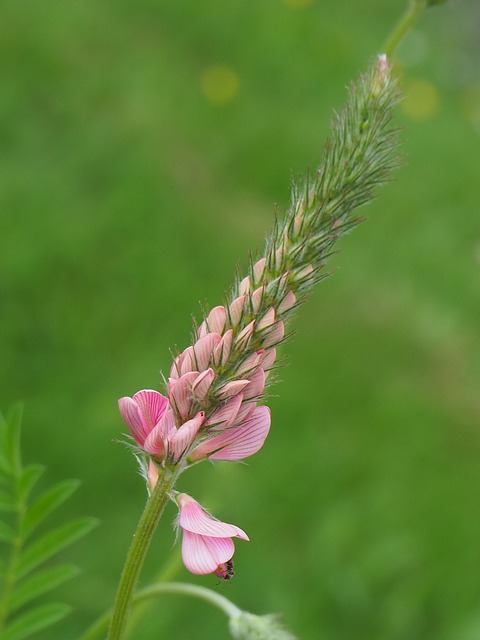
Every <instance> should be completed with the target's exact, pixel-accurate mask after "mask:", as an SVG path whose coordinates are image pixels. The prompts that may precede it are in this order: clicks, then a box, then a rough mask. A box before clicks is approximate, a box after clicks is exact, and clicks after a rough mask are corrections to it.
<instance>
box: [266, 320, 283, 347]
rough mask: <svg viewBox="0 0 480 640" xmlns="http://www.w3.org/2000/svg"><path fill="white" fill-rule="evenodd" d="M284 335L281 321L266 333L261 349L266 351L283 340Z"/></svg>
mask: <svg viewBox="0 0 480 640" xmlns="http://www.w3.org/2000/svg"><path fill="white" fill-rule="evenodd" d="M284 335H285V325H284V324H283V322H282V321H279V322H276V323H275V324H274V326H273V327H272V329H271V330H270V331H268V333H267V334H266V336H265V339H264V340H263V343H262V347H264V348H265V349H268V347H272V346H274V345H276V344H278V343H279V342H281V341H282V340H283V336H284Z"/></svg>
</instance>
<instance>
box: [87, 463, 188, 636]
mask: <svg viewBox="0 0 480 640" xmlns="http://www.w3.org/2000/svg"><path fill="white" fill-rule="evenodd" d="M178 473H179V472H178V471H177V472H173V473H172V472H169V471H168V470H166V471H165V473H164V474H163V476H160V478H159V480H158V482H157V485H156V487H155V489H154V490H153V493H152V495H151V496H150V498H149V500H148V502H147V505H146V507H145V510H144V512H143V514H142V517H141V518H140V522H139V523H138V527H137V530H136V532H135V534H134V536H133V540H132V544H131V545H130V549H129V550H128V554H127V558H126V560H125V566H124V567H123V571H122V576H121V578H120V584H119V586H118V591H117V597H116V599H115V604H114V606H113V613H112V620H111V624H110V631H109V634H108V640H122V638H124V637H125V629H126V624H127V620H128V615H129V613H130V608H131V604H132V599H133V594H134V591H135V587H136V586H137V582H138V577H139V575H140V571H141V570H142V567H143V563H144V561H145V556H146V555H147V551H148V548H149V546H150V542H151V540H152V537H153V534H154V533H155V529H156V528H157V525H158V522H159V520H160V517H161V515H162V513H163V510H164V509H165V505H166V504H167V501H168V496H169V492H170V491H171V490H172V488H173V485H174V484H175V481H176V479H177V476H178ZM87 637H88V636H87Z"/></svg>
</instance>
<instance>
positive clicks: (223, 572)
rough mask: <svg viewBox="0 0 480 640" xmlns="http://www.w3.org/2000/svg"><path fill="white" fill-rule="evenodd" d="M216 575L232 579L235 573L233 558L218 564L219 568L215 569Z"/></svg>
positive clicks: (224, 578)
mask: <svg viewBox="0 0 480 640" xmlns="http://www.w3.org/2000/svg"><path fill="white" fill-rule="evenodd" d="M215 575H217V576H218V577H219V578H222V579H223V580H231V579H232V578H233V576H234V575H235V570H234V568H233V560H228V561H227V562H224V563H223V564H219V565H218V569H217V570H216V571H215Z"/></svg>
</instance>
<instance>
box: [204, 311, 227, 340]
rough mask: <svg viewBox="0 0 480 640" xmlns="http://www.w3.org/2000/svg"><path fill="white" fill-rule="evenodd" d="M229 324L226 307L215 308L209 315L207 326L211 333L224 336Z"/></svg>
mask: <svg viewBox="0 0 480 640" xmlns="http://www.w3.org/2000/svg"><path fill="white" fill-rule="evenodd" d="M226 322H227V311H226V309H225V307H222V306H218V307H214V308H213V309H212V310H211V311H210V313H209V314H208V318H207V324H208V330H209V332H210V333H219V334H222V333H223V330H224V329H225V323H226Z"/></svg>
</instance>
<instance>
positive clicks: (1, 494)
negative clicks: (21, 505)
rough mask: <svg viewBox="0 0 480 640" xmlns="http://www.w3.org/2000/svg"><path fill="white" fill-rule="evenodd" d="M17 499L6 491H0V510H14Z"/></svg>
mask: <svg viewBox="0 0 480 640" xmlns="http://www.w3.org/2000/svg"><path fill="white" fill-rule="evenodd" d="M16 510H17V501H16V500H15V498H14V497H13V496H12V495H11V494H10V493H7V492H6V491H0V511H16Z"/></svg>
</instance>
